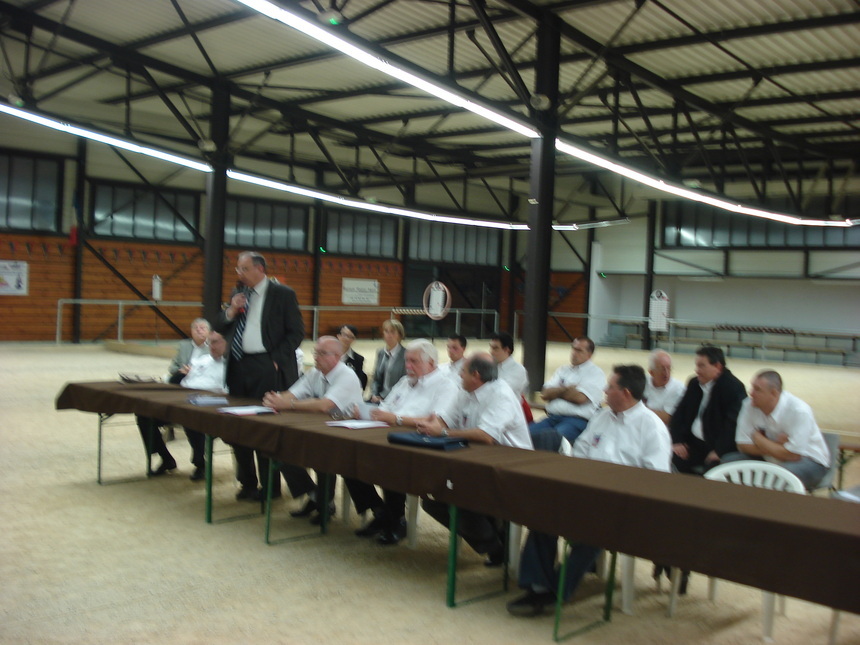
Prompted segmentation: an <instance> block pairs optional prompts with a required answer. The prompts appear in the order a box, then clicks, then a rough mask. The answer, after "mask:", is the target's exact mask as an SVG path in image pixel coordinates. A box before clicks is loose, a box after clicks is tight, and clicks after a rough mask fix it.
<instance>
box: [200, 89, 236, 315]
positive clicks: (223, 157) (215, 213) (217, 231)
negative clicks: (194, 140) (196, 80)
mask: <svg viewBox="0 0 860 645" xmlns="http://www.w3.org/2000/svg"><path fill="white" fill-rule="evenodd" d="M210 136H211V138H212V141H213V143H214V144H215V152H214V154H213V155H212V157H211V159H210V162H211V164H212V172H211V173H209V176H208V177H207V179H206V235H205V237H204V242H203V311H204V314H205V315H207V316H214V315H215V314H217V313H218V312H219V311H220V310H221V299H222V293H223V275H224V270H223V267H224V219H225V213H226V210H227V168H228V167H229V164H230V158H229V152H228V149H227V143H228V141H229V139H230V93H229V92H228V90H227V88H226V86H224V85H221V84H218V85H216V86H215V87H214V88H213V89H212V118H211V130H210Z"/></svg>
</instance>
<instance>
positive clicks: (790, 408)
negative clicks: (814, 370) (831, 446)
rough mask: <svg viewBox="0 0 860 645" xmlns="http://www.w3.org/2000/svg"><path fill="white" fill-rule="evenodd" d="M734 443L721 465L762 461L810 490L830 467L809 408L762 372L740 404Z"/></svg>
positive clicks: (779, 380) (777, 377)
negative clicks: (786, 473) (783, 471)
mask: <svg viewBox="0 0 860 645" xmlns="http://www.w3.org/2000/svg"><path fill="white" fill-rule="evenodd" d="M735 442H736V443H737V445H738V450H739V451H740V452H736V453H730V454H728V455H725V456H724V457H723V462H724V463H725V462H727V461H737V460H740V459H764V460H765V461H769V462H771V463H773V464H779V465H780V466H782V467H783V468H785V469H786V470H788V471H791V472H792V473H794V474H795V475H797V477H798V478H799V479H800V481H802V482H803V485H804V486H805V487H806V489H807V490H813V489H814V488H815V487H816V486H817V485H818V482H820V481H821V478H822V477H824V475H825V474H827V471H828V470H829V468H830V460H831V455H830V451H829V450H828V449H827V444H826V442H825V441H824V435H822V434H821V430H820V429H819V428H818V424H817V423H816V422H815V417H814V416H813V414H812V408H810V407H809V405H808V404H806V403H805V402H803V401H801V400H800V399H799V398H797V397H796V396H794V395H793V394H790V393H789V392H786V391H785V390H783V389H782V378H781V377H780V375H779V374H778V373H777V372H774V371H773V370H763V371H761V372H759V373H758V374H756V375H755V376H754V377H753V380H752V388H751V389H750V396H749V398H748V399H745V400H744V402H743V405H741V411H740V414H739V415H738V426H737V432H736V434H735Z"/></svg>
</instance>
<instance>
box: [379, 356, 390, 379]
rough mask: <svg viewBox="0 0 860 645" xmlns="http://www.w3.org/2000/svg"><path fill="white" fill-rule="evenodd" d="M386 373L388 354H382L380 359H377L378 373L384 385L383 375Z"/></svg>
mask: <svg viewBox="0 0 860 645" xmlns="http://www.w3.org/2000/svg"><path fill="white" fill-rule="evenodd" d="M387 371H388V352H387V351H383V352H382V358H381V359H379V373H380V375H382V383H383V385H384V384H385V373H386V372H387Z"/></svg>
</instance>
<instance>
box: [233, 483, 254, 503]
mask: <svg viewBox="0 0 860 645" xmlns="http://www.w3.org/2000/svg"><path fill="white" fill-rule="evenodd" d="M236 499H237V500H245V501H248V502H259V501H260V491H259V489H258V488H246V487H244V486H242V488H240V489H239V492H238V493H236Z"/></svg>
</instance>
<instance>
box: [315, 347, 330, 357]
mask: <svg viewBox="0 0 860 645" xmlns="http://www.w3.org/2000/svg"><path fill="white" fill-rule="evenodd" d="M331 355H332V352H323V351H319V350H316V349H315V350H314V358H316V357H317V356H331Z"/></svg>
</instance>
